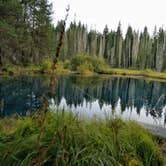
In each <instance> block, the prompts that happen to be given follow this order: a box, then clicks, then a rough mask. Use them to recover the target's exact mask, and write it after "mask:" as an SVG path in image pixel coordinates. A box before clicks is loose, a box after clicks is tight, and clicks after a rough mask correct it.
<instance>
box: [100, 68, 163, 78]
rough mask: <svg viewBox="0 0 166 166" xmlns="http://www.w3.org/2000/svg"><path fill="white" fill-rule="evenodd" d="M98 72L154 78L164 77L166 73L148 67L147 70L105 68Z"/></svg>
mask: <svg viewBox="0 0 166 166" xmlns="http://www.w3.org/2000/svg"><path fill="white" fill-rule="evenodd" d="M99 73H100V74H112V75H126V76H141V77H148V78H154V79H165V80H166V73H159V72H156V71H152V70H150V69H147V70H132V69H113V68H112V69H111V68H110V69H107V70H102V71H100V72H99Z"/></svg>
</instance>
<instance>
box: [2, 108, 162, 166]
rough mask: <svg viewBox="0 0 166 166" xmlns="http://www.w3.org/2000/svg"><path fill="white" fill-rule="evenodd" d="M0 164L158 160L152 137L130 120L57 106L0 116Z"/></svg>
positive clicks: (151, 164) (70, 165)
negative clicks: (87, 116) (85, 114)
mask: <svg viewBox="0 0 166 166" xmlns="http://www.w3.org/2000/svg"><path fill="white" fill-rule="evenodd" d="M0 164H1V165H3V166H8V165H10V166H12V165H22V166H31V165H57V166H59V165H67V166H74V165H85V166H86V165H87V166H89V165H93V166H95V165H96V166H101V165H104V166H107V165H108V166H118V165H119V166H120V165H124V166H137V165H138V166H143V165H144V166H159V165H161V166H162V165H164V163H163V157H162V155H161V153H160V152H159V149H158V146H157V143H156V142H155V140H154V139H153V138H152V137H151V136H150V135H149V134H148V133H147V131H146V130H144V129H143V128H141V127H140V126H138V125H137V124H136V123H134V122H124V121H122V120H120V119H118V118H116V119H111V118H109V117H107V118H106V119H105V120H100V119H95V118H94V119H85V118H78V116H77V115H74V114H72V113H71V112H69V111H68V112H64V111H63V110H56V112H51V111H47V112H46V111H41V112H39V113H35V114H34V115H31V116H28V117H24V118H20V117H11V118H5V119H2V120H0Z"/></svg>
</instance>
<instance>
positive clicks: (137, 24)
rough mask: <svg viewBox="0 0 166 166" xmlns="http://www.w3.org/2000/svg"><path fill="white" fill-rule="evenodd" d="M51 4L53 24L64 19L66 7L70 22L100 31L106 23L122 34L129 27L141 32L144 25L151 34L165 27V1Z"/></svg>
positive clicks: (58, 0)
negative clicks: (79, 23) (156, 29)
mask: <svg viewBox="0 0 166 166" xmlns="http://www.w3.org/2000/svg"><path fill="white" fill-rule="evenodd" d="M50 1H51V2H52V3H53V11H54V15H53V21H54V23H55V24H56V22H57V21H58V20H61V19H64V17H65V8H66V6H67V5H68V4H69V5H70V12H69V18H68V25H69V23H70V22H71V21H72V20H74V18H75V19H76V21H81V22H82V23H85V24H87V25H88V27H89V28H90V27H91V28H93V29H96V30H97V31H100V32H102V31H103V29H104V27H105V25H106V24H107V25H108V27H109V29H113V30H116V29H117V26H118V22H119V21H120V22H121V24H122V31H123V33H125V32H126V29H127V27H128V25H131V26H132V27H133V28H134V29H136V30H139V31H142V30H143V28H144V27H145V26H147V27H148V30H149V32H150V33H151V34H152V33H153V31H154V27H155V25H156V26H157V28H159V27H161V26H164V28H165V25H166V0H50Z"/></svg>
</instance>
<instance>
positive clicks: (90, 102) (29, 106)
mask: <svg viewBox="0 0 166 166" xmlns="http://www.w3.org/2000/svg"><path fill="white" fill-rule="evenodd" d="M42 95H45V96H46V97H47V98H48V101H49V106H50V109H51V110H53V111H54V109H55V108H56V107H60V108H64V109H69V110H71V111H73V112H76V113H77V114H80V115H81V116H88V117H92V116H97V117H101V118H102V117H104V116H108V115H109V116H120V117H122V118H124V119H132V120H136V121H139V122H143V123H148V124H154V125H161V126H165V125H166V83H162V82H155V81H151V82H147V81H145V80H138V79H133V78H120V77H111V76H109V77H104V76H93V77H81V76H54V77H53V76H19V77H0V117H1V118H3V117H5V116H10V115H12V114H15V113H17V114H19V115H21V116H26V115H27V114H30V113H32V112H34V111H37V109H38V108H39V107H40V105H41V100H40V98H41V96H42ZM152 110H154V111H152Z"/></svg>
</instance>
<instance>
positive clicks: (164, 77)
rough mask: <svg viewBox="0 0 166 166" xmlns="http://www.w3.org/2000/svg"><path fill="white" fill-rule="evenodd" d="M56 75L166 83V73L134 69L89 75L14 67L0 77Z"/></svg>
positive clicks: (110, 70) (111, 70)
mask: <svg viewBox="0 0 166 166" xmlns="http://www.w3.org/2000/svg"><path fill="white" fill-rule="evenodd" d="M54 74H57V75H59V74H65V75H81V76H86V77H90V76H94V75H101V76H102V75H106V76H113V77H119V76H120V77H126V78H135V79H143V80H147V81H159V82H166V73H163V72H156V71H151V70H132V69H114V68H110V69H107V70H105V71H100V72H98V73H94V72H91V73H89V74H81V73H78V72H77V71H71V70H68V69H64V68H62V67H61V66H60V67H59V68H58V69H57V71H56V72H55V71H54V72H53V71H51V70H47V71H42V70H41V68H40V66H33V67H32V68H31V66H30V67H18V66H14V67H11V68H10V69H6V70H4V71H2V70H1V71H0V77H2V76H26V75H54Z"/></svg>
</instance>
